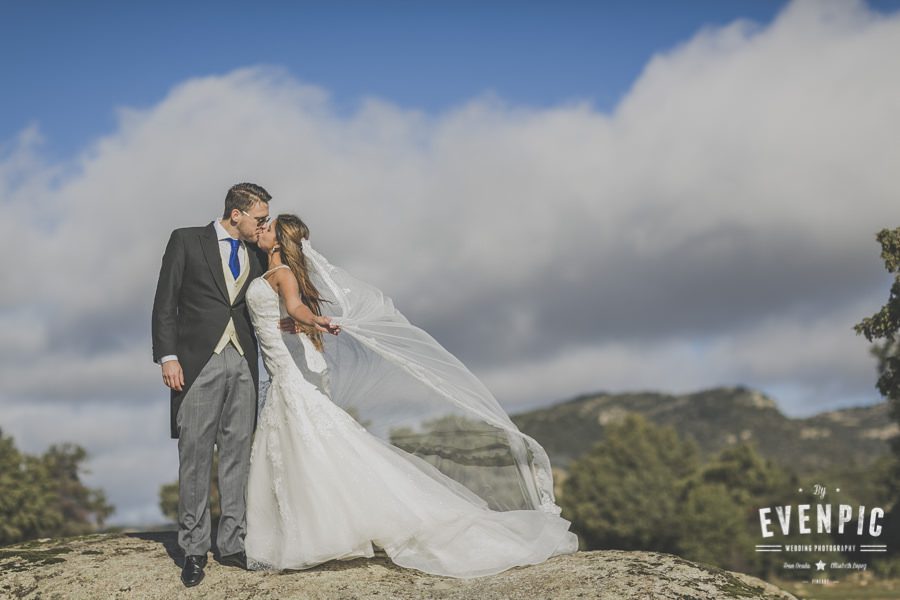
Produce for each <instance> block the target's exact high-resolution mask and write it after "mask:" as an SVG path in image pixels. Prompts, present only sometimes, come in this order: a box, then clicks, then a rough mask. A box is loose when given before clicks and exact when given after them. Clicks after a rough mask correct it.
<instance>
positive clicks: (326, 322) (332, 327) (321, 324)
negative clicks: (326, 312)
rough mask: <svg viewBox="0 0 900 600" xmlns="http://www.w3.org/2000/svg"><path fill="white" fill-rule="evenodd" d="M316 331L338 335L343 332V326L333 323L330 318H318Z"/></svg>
mask: <svg viewBox="0 0 900 600" xmlns="http://www.w3.org/2000/svg"><path fill="white" fill-rule="evenodd" d="M315 325H316V329H318V330H319V331H321V332H322V333H331V334H334V335H337V334H338V333H340V331H341V326H340V325H338V324H337V323H332V322H331V319H329V318H328V317H316V323H315Z"/></svg>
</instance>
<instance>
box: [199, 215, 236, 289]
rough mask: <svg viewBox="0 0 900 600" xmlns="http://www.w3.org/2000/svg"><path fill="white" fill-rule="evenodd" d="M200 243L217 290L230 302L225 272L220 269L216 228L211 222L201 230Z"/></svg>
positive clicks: (220, 262) (220, 260)
mask: <svg viewBox="0 0 900 600" xmlns="http://www.w3.org/2000/svg"><path fill="white" fill-rule="evenodd" d="M200 245H201V246H203V255H204V256H205V257H206V262H207V264H208V265H209V270H210V271H211V272H212V276H213V281H215V282H216V285H217V286H218V287H219V291H220V292H222V297H223V298H224V299H225V302H227V303H229V304H231V301H230V300H229V299H228V288H227V287H225V273H224V272H223V271H222V254H221V253H220V252H219V240H218V238H217V237H216V228H215V227H213V225H212V223H210V224H209V225H207V226H206V229H204V230H203V234H202V235H201V236H200Z"/></svg>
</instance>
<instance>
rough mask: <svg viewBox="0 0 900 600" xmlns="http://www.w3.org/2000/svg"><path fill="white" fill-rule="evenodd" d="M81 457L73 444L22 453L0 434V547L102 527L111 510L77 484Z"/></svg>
mask: <svg viewBox="0 0 900 600" xmlns="http://www.w3.org/2000/svg"><path fill="white" fill-rule="evenodd" d="M86 458H87V453H86V452H85V450H84V449H83V448H81V447H80V446H77V445H74V444H63V445H60V446H57V445H54V446H51V447H50V448H49V449H48V450H47V451H46V452H45V453H44V454H43V455H42V456H30V455H27V454H23V453H21V452H19V450H18V449H16V447H15V443H14V440H13V439H12V438H11V437H5V436H3V433H2V431H0V544H12V543H15V542H19V541H22V540H28V539H34V538H39V537H63V536H70V535H80V534H84V533H89V532H91V531H95V530H96V529H98V528H102V527H103V524H104V522H105V520H106V518H107V517H109V515H110V514H112V513H113V511H114V510H115V509H114V507H113V506H112V505H110V504H108V503H107V501H106V496H105V494H104V493H103V491H102V490H99V489H91V488H87V487H85V486H84V484H83V483H82V482H81V479H80V476H79V475H80V473H79V472H80V471H81V470H82V469H81V463H82V462H83V461H84V460H85V459H86Z"/></svg>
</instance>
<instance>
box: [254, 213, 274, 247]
mask: <svg viewBox="0 0 900 600" xmlns="http://www.w3.org/2000/svg"><path fill="white" fill-rule="evenodd" d="M256 245H257V246H259V249H260V250H263V251H265V252H268V251H269V250H271V249H272V248H274V247H275V219H272V220H271V221H269V224H268V225H266V226H265V227H264V228H262V229H260V231H259V239H257V241H256Z"/></svg>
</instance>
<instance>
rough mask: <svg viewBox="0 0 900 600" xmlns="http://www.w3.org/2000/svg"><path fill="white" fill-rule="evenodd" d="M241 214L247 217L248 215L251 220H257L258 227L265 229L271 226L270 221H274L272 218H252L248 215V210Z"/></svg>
mask: <svg viewBox="0 0 900 600" xmlns="http://www.w3.org/2000/svg"><path fill="white" fill-rule="evenodd" d="M241 212H242V213H244V214H245V215H247V216H248V217H250V218H251V219H256V226H257V227H265V226H266V225H268V224H269V221H271V220H272V217H251V216H250V213H248V212H247V211H246V210H242V211H241Z"/></svg>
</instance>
